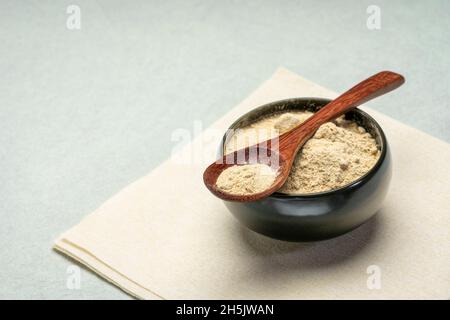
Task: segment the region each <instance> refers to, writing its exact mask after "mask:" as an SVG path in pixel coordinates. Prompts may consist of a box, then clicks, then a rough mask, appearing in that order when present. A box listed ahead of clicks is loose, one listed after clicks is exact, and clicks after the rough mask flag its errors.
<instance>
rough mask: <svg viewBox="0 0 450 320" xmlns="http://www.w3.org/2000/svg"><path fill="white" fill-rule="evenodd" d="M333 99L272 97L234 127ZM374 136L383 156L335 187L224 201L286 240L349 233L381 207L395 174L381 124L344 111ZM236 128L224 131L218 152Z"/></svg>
mask: <svg viewBox="0 0 450 320" xmlns="http://www.w3.org/2000/svg"><path fill="white" fill-rule="evenodd" d="M330 101H331V100H328V99H322V98H292V99H286V100H280V101H275V102H271V103H269V104H265V105H263V106H260V107H258V108H256V109H253V110H252V111H250V112H248V113H246V114H245V115H243V116H242V117H240V118H239V119H238V120H236V121H235V122H234V123H233V124H232V125H231V126H230V129H238V128H242V127H245V126H248V125H249V124H251V123H254V122H255V121H257V120H259V119H261V118H262V117H264V116H268V115H271V114H276V113H282V112H289V111H312V112H316V111H317V110H319V109H320V108H322V107H323V106H325V105H326V104H327V103H328V102H330ZM345 118H346V119H350V120H353V121H356V123H358V125H360V126H362V127H363V128H365V129H366V130H367V132H369V133H370V134H371V135H372V137H373V138H374V139H375V141H376V143H377V145H378V148H379V149H380V158H379V159H378V161H377V163H376V164H375V165H374V167H373V168H372V169H371V170H370V171H369V172H367V173H366V174H365V175H364V176H362V177H361V178H359V179H358V180H356V181H353V182H352V183H350V184H348V185H346V186H343V187H341V188H339V189H335V190H332V191H326V192H320V193H311V194H305V195H295V196H294V195H287V194H282V193H274V194H272V195H270V196H269V197H267V198H264V199H262V200H258V201H253V202H233V201H224V203H225V205H226V206H227V208H228V209H229V211H230V212H231V213H232V214H233V215H234V216H235V217H236V218H237V219H238V220H239V221H240V222H241V223H242V224H243V225H245V226H246V227H248V228H249V229H251V230H253V231H256V232H258V233H260V234H263V235H266V236H268V237H271V238H275V239H279V240H285V241H298V242H300V241H302V242H303V241H318V240H326V239H330V238H333V237H337V236H339V235H342V234H344V233H347V232H349V231H351V230H353V229H355V228H357V227H358V226H360V225H361V224H363V223H364V222H366V221H367V220H369V219H370V218H371V217H372V216H373V215H374V214H375V213H376V212H377V211H378V210H379V209H380V207H381V204H382V202H383V200H384V198H385V197H386V194H387V191H388V187H389V183H390V180H391V172H392V165H391V157H390V151H389V146H388V143H387V140H386V137H385V135H384V132H383V130H382V129H381V127H380V125H379V124H378V123H377V122H376V121H375V120H374V119H373V118H372V117H370V116H369V115H368V114H367V113H365V112H364V111H362V110H360V109H354V110H353V111H350V112H348V113H346V114H345ZM232 131H233V130H228V132H227V133H226V134H225V135H224V137H223V141H222V145H221V148H220V151H219V156H222V155H223V154H224V149H225V145H226V143H227V142H228V139H229V138H230V137H231V136H232V134H233V133H232Z"/></svg>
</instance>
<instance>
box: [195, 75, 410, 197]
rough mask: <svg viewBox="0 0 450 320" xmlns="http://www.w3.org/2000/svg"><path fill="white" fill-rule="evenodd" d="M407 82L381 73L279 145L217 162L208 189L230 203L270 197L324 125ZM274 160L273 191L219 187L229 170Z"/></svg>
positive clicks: (209, 174) (206, 174)
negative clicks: (229, 190)
mask: <svg viewBox="0 0 450 320" xmlns="http://www.w3.org/2000/svg"><path fill="white" fill-rule="evenodd" d="M404 82H405V79H404V78H403V76H401V75H399V74H397V73H394V72H391V71H382V72H379V73H377V74H375V75H373V76H371V77H370V78H368V79H366V80H364V81H362V82H360V83H358V84H357V85H356V86H354V87H353V88H351V89H350V90H348V91H346V92H345V93H344V94H342V95H340V96H339V97H337V98H336V99H334V100H333V101H331V102H330V103H328V104H327V105H326V106H324V107H323V108H321V109H320V110H319V111H317V112H316V113H315V114H314V115H313V116H311V117H310V118H308V119H307V120H306V121H305V122H303V123H301V124H300V125H298V126H296V127H295V128H293V129H291V130H289V131H288V132H285V133H283V134H282V135H280V136H279V137H278V144H274V140H268V141H264V142H261V143H258V144H256V145H253V146H249V147H247V148H244V149H241V150H237V151H235V152H233V153H230V154H228V155H225V156H224V157H223V158H221V159H218V160H217V161H216V162H214V163H213V164H211V165H210V166H209V167H208V168H207V169H206V170H205V172H204V174H203V181H204V183H205V185H206V187H207V188H208V189H209V190H210V191H211V192H212V193H213V194H214V195H216V196H217V197H219V198H221V199H224V200H228V201H240V202H248V201H256V200H259V199H263V198H265V197H267V196H269V195H271V194H272V193H274V192H275V191H277V190H278V189H279V188H280V187H281V186H282V185H283V184H284V183H285V181H286V179H287V178H288V176H289V172H290V170H291V167H292V163H293V161H294V159H295V156H296V154H297V152H298V150H300V148H301V147H302V146H303V145H304V144H305V143H306V141H308V139H309V138H311V137H312V136H313V135H314V133H315V132H316V131H317V129H319V127H320V126H321V125H323V124H324V123H326V122H329V121H331V120H334V119H336V118H337V117H339V116H341V115H343V114H344V113H346V112H348V111H350V110H352V109H354V108H356V107H357V106H359V105H361V104H363V103H365V102H367V101H369V100H371V99H373V98H376V97H378V96H381V95H383V94H385V93H387V92H390V91H392V90H394V89H396V88H398V87H399V86H401V85H402V84H403V83H404ZM272 145H273V148H272ZM254 155H257V157H252V156H254ZM239 157H241V158H243V159H241V161H240V162H239V161H238V159H239ZM274 159H276V165H277V167H278V175H277V177H276V179H275V181H274V183H273V184H272V185H271V187H270V188H268V189H266V190H264V191H262V192H259V193H254V194H244V195H241V194H230V193H227V192H225V191H223V190H220V189H219V188H217V186H216V181H217V178H218V177H219V175H220V174H221V173H222V171H224V170H225V169H227V168H228V167H230V166H234V165H245V163H247V162H248V163H251V162H255V161H256V162H258V163H262V164H267V165H269V166H274V161H273V160H274Z"/></svg>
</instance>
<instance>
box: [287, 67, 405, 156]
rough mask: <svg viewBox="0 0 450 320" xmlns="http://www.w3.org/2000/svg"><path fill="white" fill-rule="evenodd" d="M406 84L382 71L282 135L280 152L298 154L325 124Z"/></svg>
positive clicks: (402, 79) (402, 80)
mask: <svg viewBox="0 0 450 320" xmlns="http://www.w3.org/2000/svg"><path fill="white" fill-rule="evenodd" d="M404 82H405V79H404V78H403V76H401V75H400V74H397V73H395V72H391V71H381V72H379V73H377V74H375V75H373V76H371V77H369V78H367V79H366V80H364V81H362V82H360V83H358V84H357V85H355V86H354V87H353V88H351V89H350V90H348V91H346V92H344V93H343V94H342V95H340V96H339V97H337V98H336V99H334V100H333V101H331V102H330V103H328V104H327V105H326V106H324V107H323V108H321V109H320V110H319V111H317V112H316V113H315V114H314V115H313V116H312V117H310V118H308V119H307V120H306V121H305V122H303V123H302V124H300V125H299V126H298V127H297V128H295V129H292V130H291V131H288V132H286V133H285V134H282V135H281V136H280V137H279V148H280V151H284V152H287V151H291V152H294V153H296V152H297V151H298V149H299V148H300V147H301V146H302V145H303V143H304V142H305V141H306V140H308V139H309V138H310V137H311V136H312V135H313V134H314V133H315V132H316V130H317V129H318V128H319V127H320V126H321V125H323V124H324V123H326V122H328V121H331V120H333V119H336V118H337V117H339V116H340V115H342V114H344V113H346V112H347V111H350V110H351V109H353V108H356V107H357V106H359V105H361V104H363V103H365V102H367V101H369V100H371V99H373V98H376V97H378V96H381V95H383V94H385V93H387V92H390V91H392V90H394V89H396V88H398V87H399V86H401V85H402V84H403V83H404Z"/></svg>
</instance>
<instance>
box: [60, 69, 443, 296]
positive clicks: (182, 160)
mask: <svg viewBox="0 0 450 320" xmlns="http://www.w3.org/2000/svg"><path fill="white" fill-rule="evenodd" d="M300 96H311V97H326V98H334V97H335V96H336V93H334V92H332V91H330V90H327V89H325V88H323V87H321V86H319V85H317V84H314V83H312V82H310V81H308V80H305V79H303V78H301V77H300V76H298V75H296V74H294V73H292V72H290V71H288V70H286V69H283V68H280V69H278V70H277V71H276V72H275V73H274V74H273V76H272V77H271V78H270V79H269V80H267V81H266V82H264V83H263V84H262V85H261V86H260V87H259V88H258V89H257V90H256V91H255V92H253V93H252V94H251V95H250V96H249V97H248V98H246V99H245V100H244V101H243V102H242V103H240V104H239V105H238V106H236V107H235V108H234V109H232V110H231V111H230V112H228V113H227V114H226V115H225V116H223V117H222V118H221V119H219V120H218V121H217V122H215V123H214V124H213V125H212V126H211V127H210V128H209V129H207V130H205V131H204V132H203V133H202V134H201V135H199V136H198V137H197V138H195V139H194V140H193V141H192V142H191V143H189V144H187V145H185V146H184V147H183V148H181V149H180V150H179V151H178V152H176V153H174V155H173V156H172V157H171V158H170V159H168V160H167V161H165V162H164V163H162V164H161V165H160V166H158V167H157V168H156V169H154V170H153V171H151V172H150V173H149V174H148V175H146V176H144V177H142V178H140V179H139V180H137V181H136V182H134V183H132V184H130V185H128V186H127V187H125V188H124V189H123V190H122V191H120V192H119V193H118V194H116V195H115V196H113V197H112V198H110V199H109V200H108V201H106V202H105V203H104V204H103V205H101V206H100V207H99V208H98V209H97V210H95V211H94V212H93V213H91V214H89V215H88V216H86V217H85V218H84V219H83V220H82V221H81V222H80V223H79V224H77V225H76V226H74V227H73V228H71V229H69V230H68V231H66V232H64V233H63V234H62V235H61V236H60V237H59V238H58V239H57V240H56V241H55V244H54V248H55V249H56V250H58V251H60V252H62V253H64V254H66V255H68V256H70V257H72V258H74V259H76V260H77V261H79V262H80V263H82V264H84V265H86V266H87V267H89V268H90V269H92V270H93V271H94V272H96V273H98V274H99V275H100V276H102V277H103V278H105V279H106V280H108V281H110V282H112V283H113V284H115V285H116V286H118V287H120V288H121V289H123V290H124V291H126V292H128V293H129V294H131V295H133V296H135V297H137V298H142V299H334V298H340V299H370V298H374V299H379V298H385V299H410V298H418V299H431V298H437V299H449V298H450V233H449V231H450V161H449V159H450V145H449V144H447V143H445V142H443V141H441V140H438V139H436V138H433V137H431V136H429V135H427V134H425V133H423V132H421V131H419V130H416V129H414V128H411V127H409V126H406V125H404V124H402V123H400V122H398V121H395V120H393V119H391V118H389V117H387V116H385V115H383V114H381V113H379V112H376V111H374V110H372V109H370V108H367V107H362V109H364V110H365V111H366V112H368V113H369V114H370V115H372V116H373V117H374V118H375V119H376V120H377V121H378V122H379V123H380V124H381V126H382V127H383V129H384V131H385V133H386V135H387V138H388V141H389V143H390V146H391V149H392V157H393V178H392V184H391V188H390V191H389V194H388V196H387V199H386V200H385V202H384V204H383V207H382V209H381V210H380V211H379V212H378V213H377V215H376V216H375V217H374V218H372V219H371V220H369V221H368V222H367V223H365V224H364V225H362V226H361V227H359V228H357V229H356V230H354V231H352V232H350V233H348V234H346V235H343V236H340V237H338V238H335V239H331V240H327V241H322V242H316V243H308V244H304V243H287V242H282V241H277V240H273V239H270V238H267V237H264V236H261V235H259V234H256V233H254V232H252V231H250V230H248V229H246V228H245V227H242V226H241V225H240V224H239V223H238V222H237V221H236V220H235V219H234V218H233V217H232V216H231V214H230V213H229V212H228V211H227V209H226V207H225V206H224V205H223V203H222V202H221V201H220V200H218V199H217V198H215V197H213V196H212V195H211V194H210V193H209V192H208V191H207V189H206V188H205V187H204V186H203V182H202V173H203V170H204V169H205V167H206V165H207V164H208V163H210V162H212V161H214V157H215V155H216V148H217V146H218V143H219V142H220V137H218V136H217V134H215V133H217V132H219V133H220V134H222V133H223V132H224V131H225V130H226V129H227V127H228V126H229V125H230V124H231V123H232V122H233V121H234V120H235V119H236V118H237V117H239V116H240V115H242V114H243V113H246V112H247V111H249V110H251V109H252V108H254V107H257V106H259V105H261V104H264V103H267V102H271V101H274V100H279V99H284V98H289V97H300Z"/></svg>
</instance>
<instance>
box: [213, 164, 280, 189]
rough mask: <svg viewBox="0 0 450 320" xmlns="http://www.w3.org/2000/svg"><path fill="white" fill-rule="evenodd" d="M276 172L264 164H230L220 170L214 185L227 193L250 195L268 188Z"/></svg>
mask: <svg viewBox="0 0 450 320" xmlns="http://www.w3.org/2000/svg"><path fill="white" fill-rule="evenodd" d="M276 176H277V172H276V171H275V170H273V169H272V168H271V167H270V166H268V165H266V164H260V163H256V164H244V165H235V166H231V167H229V168H227V169H225V170H224V171H222V172H221V174H220V175H219V177H218V178H217V181H216V186H217V187H218V188H219V189H220V190H222V191H224V192H227V193H229V194H235V195H250V194H255V193H259V192H262V191H264V190H266V189H268V188H269V187H270V186H271V185H272V184H273V182H274V181H275V178H276Z"/></svg>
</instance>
